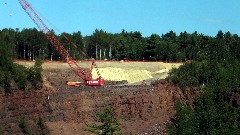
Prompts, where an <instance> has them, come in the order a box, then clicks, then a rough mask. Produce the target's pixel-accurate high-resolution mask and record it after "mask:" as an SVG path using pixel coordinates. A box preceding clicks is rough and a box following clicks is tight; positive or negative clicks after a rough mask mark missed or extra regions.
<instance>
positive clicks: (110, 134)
mask: <svg viewBox="0 0 240 135" xmlns="http://www.w3.org/2000/svg"><path fill="white" fill-rule="evenodd" d="M96 116H97V117H98V121H97V122H98V123H99V124H92V125H87V128H85V131H88V132H91V133H94V134H97V135H121V134H122V133H121V132H120V127H119V126H120V123H119V122H118V120H117V119H116V118H114V116H113V109H112V108H111V107H106V108H105V109H104V111H103V112H98V113H97V114H96Z"/></svg>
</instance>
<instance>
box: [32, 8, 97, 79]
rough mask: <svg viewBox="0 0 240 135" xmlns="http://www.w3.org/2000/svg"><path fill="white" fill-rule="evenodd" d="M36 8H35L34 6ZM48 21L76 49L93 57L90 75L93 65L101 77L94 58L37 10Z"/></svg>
mask: <svg viewBox="0 0 240 135" xmlns="http://www.w3.org/2000/svg"><path fill="white" fill-rule="evenodd" d="M33 9H34V8H33ZM35 11H36V12H37V13H38V14H39V15H40V16H41V17H42V18H43V19H44V20H45V21H46V22H48V23H49V24H50V25H51V26H52V27H53V28H54V29H55V30H57V31H58V32H59V33H61V35H63V37H64V38H65V39H66V40H67V41H68V42H69V43H70V44H72V45H73V46H74V47H75V48H76V49H78V50H79V51H80V52H81V53H82V54H83V55H84V56H86V57H87V58H88V59H91V60H92V67H91V69H90V72H89V76H91V71H92V69H93V66H94V67H95V69H96V72H97V75H98V77H101V74H100V72H99V70H98V67H97V65H96V63H95V60H93V59H92V58H91V57H90V56H89V55H88V54H86V53H85V52H84V51H82V50H81V49H80V48H78V47H77V44H76V43H74V42H73V41H72V40H71V39H69V38H68V37H67V36H66V35H65V34H64V33H63V32H62V31H60V30H59V29H58V28H57V27H56V26H55V25H54V24H52V23H51V22H50V21H49V20H48V19H47V18H46V17H44V16H43V15H42V14H41V13H40V12H38V11H37V10H35Z"/></svg>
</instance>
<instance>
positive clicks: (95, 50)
mask: <svg viewBox="0 0 240 135" xmlns="http://www.w3.org/2000/svg"><path fill="white" fill-rule="evenodd" d="M53 33H54V31H53ZM0 35H1V36H2V38H1V40H2V42H5V43H7V46H8V47H9V48H10V49H11V50H12V52H11V54H9V55H12V57H13V58H14V59H22V60H35V59H36V58H37V57H39V56H42V57H43V59H44V60H61V57H60V55H59V54H58V52H56V51H55V49H54V47H53V46H52V45H51V44H50V43H49V41H48V40H47V38H46V36H45V35H44V34H43V33H42V32H40V31H38V30H37V29H35V28H30V29H22V30H21V31H20V30H19V29H2V30H0ZM55 35H56V37H58V39H59V40H60V42H61V43H62V45H63V46H64V47H65V48H66V49H67V51H68V52H69V53H70V55H71V56H72V57H73V58H74V59H76V60H83V59H89V58H94V59H96V60H122V59H128V60H141V61H142V60H150V61H156V60H158V61H168V62H185V61H187V60H206V59H208V60H211V59H215V58H217V59H222V58H225V57H228V56H230V55H231V56H233V57H236V58H238V57H240V56H239V53H238V52H239V50H240V37H239V36H238V35H237V34H231V33H230V32H225V33H224V32H222V31H218V32H217V33H216V36H214V37H213V36H208V35H204V34H202V33H198V32H194V33H187V32H186V31H184V32H181V33H180V34H179V35H177V34H176V33H175V32H173V31H169V32H167V33H165V34H162V35H158V34H152V35H151V36H149V37H143V36H142V34H141V33H140V32H138V31H135V32H132V31H131V32H127V31H125V30H122V32H121V33H115V34H112V33H108V32H106V31H103V30H98V29H96V30H95V31H94V32H93V34H92V35H90V36H85V37H83V36H82V34H81V32H80V31H78V32H73V33H65V32H63V33H61V34H59V35H57V34H55ZM65 37H67V38H65ZM72 42H73V43H74V44H75V45H76V46H77V48H75V46H73V45H72V44H71V43H72ZM81 51H83V52H85V53H86V54H87V55H88V57H89V58H87V57H86V56H84V55H83V54H82V53H81Z"/></svg>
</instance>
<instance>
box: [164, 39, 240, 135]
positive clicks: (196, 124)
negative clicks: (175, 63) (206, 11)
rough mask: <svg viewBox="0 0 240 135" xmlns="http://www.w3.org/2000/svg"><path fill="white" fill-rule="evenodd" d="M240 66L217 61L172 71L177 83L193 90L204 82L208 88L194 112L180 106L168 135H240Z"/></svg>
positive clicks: (194, 63)
mask: <svg viewBox="0 0 240 135" xmlns="http://www.w3.org/2000/svg"><path fill="white" fill-rule="evenodd" d="M220 37H221V36H220ZM239 66H240V61H239V60H236V59H232V58H228V59H223V58H222V60H221V59H219V58H217V60H214V61H202V62H193V63H190V64H185V65H183V67H181V68H180V69H179V71H178V70H175V71H172V73H171V76H170V80H172V82H174V83H177V84H180V85H182V84H184V85H185V86H188V87H192V86H199V85H200V84H201V83H203V82H204V83H205V86H204V87H203V89H202V90H201V94H200V96H199V97H198V98H197V100H196V103H195V104H194V109H193V110H191V109H190V108H189V107H188V106H183V105H181V104H180V103H177V106H176V108H177V113H176V116H175V119H174V120H173V121H172V123H171V124H170V125H168V133H169V134H239V132H240V125H239V124H240V104H239V102H238V100H239V94H238V93H239V86H240V69H239ZM193 72H194V73H193ZM186 74H187V77H186ZM187 78H194V79H195V80H196V83H195V84H196V85H192V84H191V79H189V80H187V81H186V82H184V81H185V79H187ZM180 80H181V81H183V82H180ZM188 83H190V84H188Z"/></svg>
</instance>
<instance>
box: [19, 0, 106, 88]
mask: <svg viewBox="0 0 240 135" xmlns="http://www.w3.org/2000/svg"><path fill="white" fill-rule="evenodd" d="M18 2H19V3H20V4H21V6H22V8H23V9H24V11H25V12H26V13H27V14H28V16H29V17H30V18H31V19H32V20H33V22H34V23H35V24H36V25H37V27H38V28H39V29H40V30H41V31H42V32H43V33H44V34H45V35H46V36H47V39H48V40H49V41H50V43H51V44H52V45H53V46H54V47H55V49H56V50H57V51H58V52H59V54H60V55H61V56H62V58H63V59H65V60H66V61H67V62H68V64H69V66H70V67H71V69H72V70H73V71H74V72H75V74H77V75H78V76H79V77H80V78H82V79H83V81H84V82H83V84H85V85H89V86H102V85H104V79H103V78H102V77H101V75H100V73H99V71H98V70H97V74H98V78H97V79H96V80H92V69H93V67H96V68H97V66H96V63H95V61H94V60H92V65H91V68H90V71H89V74H88V75H87V73H86V72H85V70H84V69H83V68H80V67H79V65H78V64H77V62H76V60H74V59H73V58H72V57H71V56H70V54H69V53H68V51H67V50H66V49H65V48H64V46H63V45H62V44H61V43H60V41H59V40H58V39H57V37H56V36H55V35H54V34H53V33H52V32H51V31H50V30H49V28H48V27H47V26H46V25H45V23H44V22H43V21H42V19H41V18H40V17H39V16H38V14H37V13H36V12H35V10H34V9H33V8H32V6H31V5H30V3H29V2H27V1H26V0H18ZM83 54H85V53H83ZM85 55H86V54H85Z"/></svg>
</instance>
